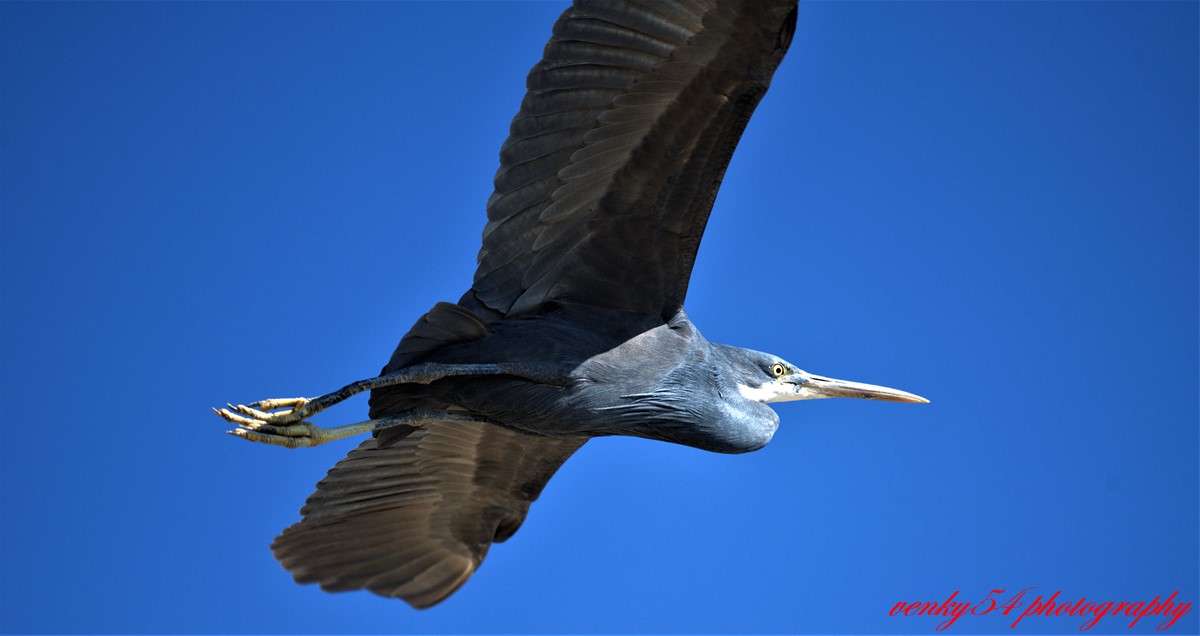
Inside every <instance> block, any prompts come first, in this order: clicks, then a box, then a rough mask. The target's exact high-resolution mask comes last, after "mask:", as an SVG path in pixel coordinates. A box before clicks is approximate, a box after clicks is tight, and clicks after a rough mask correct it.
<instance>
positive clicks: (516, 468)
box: [214, 0, 926, 608]
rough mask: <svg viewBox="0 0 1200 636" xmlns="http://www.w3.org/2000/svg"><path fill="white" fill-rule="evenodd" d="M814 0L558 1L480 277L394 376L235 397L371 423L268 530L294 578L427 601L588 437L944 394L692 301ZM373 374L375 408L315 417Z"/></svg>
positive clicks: (329, 432) (739, 443) (255, 426)
mask: <svg viewBox="0 0 1200 636" xmlns="http://www.w3.org/2000/svg"><path fill="white" fill-rule="evenodd" d="M796 9H797V7H796V0H769V1H768V0H744V1H742V0H633V1H629V2H616V1H614V0H576V2H575V4H574V6H572V7H571V8H569V9H567V10H566V12H564V13H563V14H562V16H561V17H560V18H559V19H558V21H557V22H556V23H555V25H554V30H553V35H552V36H551V38H550V41H549V43H548V44H547V45H546V48H545V52H544V56H543V58H542V60H541V61H540V62H538V63H537V64H536V65H535V66H534V67H533V70H532V71H531V72H530V73H529V77H528V80H527V87H528V91H527V93H526V95H525V98H524V100H523V101H522V102H521V108H520V111H519V112H518V113H517V115H516V117H515V118H514V119H513V121H512V125H511V128H510V132H509V137H508V139H507V141H505V142H504V145H503V146H502V147H501V149H500V168H499V170H498V171H497V173H496V177H495V192H494V194H492V196H491V198H490V199H489V200H488V202H487V225H486V226H485V227H484V230H483V248H482V249H481V250H480V252H479V259H478V269H477V270H476V272H475V279H474V282H473V283H472V284H471V288H470V289H469V290H467V292H466V293H465V294H464V295H463V296H462V298H460V299H459V301H458V302H457V303H445V302H443V303H438V304H437V305H435V306H434V307H433V308H432V309H430V310H429V312H428V313H426V314H425V315H423V316H421V317H420V319H418V320H417V322H416V324H414V325H413V327H412V328H411V329H410V330H409V331H408V333H407V334H405V335H404V337H403V338H402V339H401V340H400V344H399V345H398V346H397V347H396V350H395V352H394V353H393V354H392V357H391V359H390V360H389V361H388V363H387V365H386V366H385V367H384V368H383V371H382V372H381V374H380V375H379V376H377V377H374V378H370V379H366V380H361V381H358V382H354V383H352V384H349V385H347V386H345V387H344V388H342V389H340V390H338V391H334V392H333V393H329V394H326V395H322V396H320V397H316V398H311V399H310V398H285V399H268V400H261V401H258V402H253V403H251V404H249V405H245V406H243V405H238V406H229V407H228V408H225V409H220V410H217V413H218V414H219V415H220V416H221V417H223V418H225V419H226V420H228V421H229V422H232V423H234V424H236V425H237V428H235V429H234V430H232V431H230V433H232V434H233V435H236V436H238V437H241V438H242V439H246V440H250V441H253V442H262V443H267V444H275V445H279V446H286V447H289V448H296V447H306V446H315V445H318V444H323V443H325V442H329V441H332V440H335V439H341V438H344V437H348V436H352V435H358V434H363V433H370V437H369V438H368V439H367V440H366V441H364V442H362V443H361V444H360V445H359V446H358V448H356V449H355V450H353V451H351V452H350V454H349V455H347V456H346V457H345V459H343V460H341V461H340V462H338V463H337V465H335V466H334V467H333V468H332V469H331V470H330V471H329V474H328V475H327V476H326V477H325V478H324V479H322V480H321V481H320V483H318V484H317V489H316V492H314V493H313V494H312V496H310V497H309V498H308V501H307V503H305V505H304V507H303V508H302V509H301V511H300V513H301V516H302V518H301V520H300V521H299V522H298V523H296V524H295V525H293V526H291V527H289V528H287V529H286V530H284V531H283V533H282V534H280V535H279V536H278V537H277V538H276V539H275V541H274V543H272V544H271V549H272V551H273V552H274V554H275V556H276V558H278V559H279V561H280V562H281V563H282V564H283V566H284V567H285V568H287V569H288V570H289V571H291V572H292V574H293V575H294V576H295V579H296V581H298V582H300V583H319V584H320V585H321V587H322V588H323V589H325V590H329V591H343V590H357V589H367V590H370V591H371V592H374V593H376V594H380V595H382V596H388V597H397V598H401V599H404V600H405V601H407V602H408V603H409V604H411V605H412V606H414V607H417V608H425V607H429V606H431V605H434V604H436V603H438V602H440V601H442V600H443V599H445V598H446V597H447V596H449V595H450V594H452V593H453V592H454V591H455V590H456V589H458V588H459V587H460V586H461V585H462V584H463V583H465V582H466V580H467V579H468V578H469V577H470V576H471V574H472V573H473V572H474V571H475V569H476V568H477V567H479V564H480V563H481V562H482V561H483V558H484V556H485V555H486V554H487V551H488V548H489V547H490V546H491V545H492V543H494V542H500V541H504V540H505V539H508V538H509V537H510V536H512V534H513V533H514V532H516V531H517V529H518V528H519V527H520V526H521V523H522V522H523V521H524V520H525V515H526V513H527V512H528V510H529V505H530V504H531V503H532V502H533V501H534V500H535V499H537V497H538V495H539V494H540V493H541V491H542V489H543V487H545V485H546V482H547V481H548V480H549V479H550V477H551V476H552V475H553V474H554V472H555V471H556V470H558V468H559V467H560V466H561V465H562V464H563V462H565V461H566V460H567V459H568V458H569V457H570V456H571V454H572V453H574V452H575V451H577V450H579V448H580V447H581V446H583V444H584V443H585V442H586V441H587V440H588V439H590V438H592V437H598V436H605V435H630V436H635V437H643V438H648V439H654V440H662V441H667V442H674V443H676V444H685V445H687V446H693V447H696V448H700V449H704V450H709V451H715V452H721V453H743V452H748V451H753V450H757V449H759V448H762V447H763V446H764V445H765V444H767V442H769V441H770V440H771V437H772V435H774V434H775V429H776V427H777V426H778V424H779V417H778V416H777V415H776V414H775V412H774V411H773V410H772V409H771V408H770V407H768V406H767V404H769V403H772V402H782V401H788V400H805V399H815V398H831V397H852V398H865V399H872V400H889V401H894V402H926V400H925V399H923V398H921V397H918V396H916V395H913V394H911V393H905V392H904V391H898V390H896V389H889V388H886V387H880V386H874V385H870V384H862V383H857V382H848V381H843V380H835V379H832V378H827V377H822V376H819V375H815V374H812V373H808V372H806V371H802V370H801V369H799V368H797V367H796V366H795V365H793V364H791V363H790V362H787V361H786V360H784V359H783V358H780V357H778V356H775V355H771V354H767V353H761V352H758V351H751V350H748V349H741V348H738V347H732V346H727V345H723V344H717V343H714V342H709V341H708V340H706V339H705V338H704V336H702V335H701V334H700V331H699V330H698V329H697V328H696V326H695V325H693V324H692V322H691V321H690V320H688V316H687V314H686V313H685V311H684V308H683V303H684V297H685V295H686V293H687V288H688V282H689V279H690V277H691V272H692V264H693V262H694V259H695V257H696V250H697V248H698V247H699V245H700V239H701V236H702V235H703V233H704V226H705V224H706V223H707V221H708V216H709V212H710V210H711V209H712V206H713V201H714V200H715V198H716V195H717V190H718V188H719V187H720V185H721V179H722V177H723V175H724V173H725V168H726V166H727V165H728V164H729V160H730V158H731V157H732V155H733V150H734V148H735V147H736V146H737V142H738V139H739V138H740V137H741V134H742V131H743V129H744V128H745V126H746V123H747V121H749V119H750V115H751V114H752V113H753V111H754V108H755V106H757V104H758V102H759V100H760V99H762V97H763V95H764V94H765V93H766V91H767V86H768V85H769V83H770V81H771V76H772V74H773V73H774V71H775V69H776V67H778V65H779V63H780V61H781V60H782V59H783V56H784V53H785V52H786V51H787V48H788V45H789V43H790V42H791V39H792V34H793V32H794V30H795V24H796ZM363 391H370V392H371V396H370V413H369V419H367V420H365V421H362V422H358V423H354V424H347V425H344V426H337V427H332V428H321V427H318V426H315V425H313V424H312V423H310V422H308V421H306V419H305V418H308V417H310V416H312V415H313V414H315V413H318V412H320V411H322V410H324V409H326V408H329V407H330V406H333V405H335V404H337V403H338V402H341V401H342V400H345V399H346V398H348V397H350V396H352V395H355V394H357V393H361V392H363ZM214 410H216V409H214Z"/></svg>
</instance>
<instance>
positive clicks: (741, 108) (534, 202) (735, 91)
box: [459, 0, 795, 321]
mask: <svg viewBox="0 0 1200 636" xmlns="http://www.w3.org/2000/svg"><path fill="white" fill-rule="evenodd" d="M794 21H795V0H771V1H766V0H745V1H741V0H637V1H634V2H621V3H619V2H613V1H611V0H578V1H577V2H576V3H575V5H574V6H573V7H571V8H570V9H568V10H567V11H566V12H565V13H563V15H562V17H561V18H560V19H559V20H558V22H557V23H556V24H555V27H554V31H553V36H552V37H551V39H550V42H549V43H548V44H547V45H546V48H545V52H544V54H543V59H542V61H541V62H539V63H538V64H537V65H536V66H534V68H533V70H532V71H531V72H530V74H529V78H528V81H527V88H528V91H527V92H526V95H525V98H524V100H523V101H522V103H521V110H520V112H519V113H518V114H517V116H516V117H515V118H514V119H513V122H512V126H511V128H510V131H509V138H508V140H507V141H506V142H505V143H504V146H503V147H502V149H501V153H500V168H499V169H498V170H497V172H496V179H495V192H494V194H493V195H492V197H491V198H490V199H489V201H488V224H487V226H486V227H485V228H484V232H483V248H482V249H481V250H480V253H479V266H478V269H477V270H476V273H475V281H474V284H473V286H472V289H471V291H468V292H467V294H465V295H464V296H463V298H462V300H460V301H459V302H460V304H462V305H463V306H466V307H470V308H472V309H473V310H475V311H476V312H478V313H479V314H480V315H482V316H485V317H486V318H487V319H488V320H491V321H494V320H498V319H501V318H503V317H505V316H514V315H520V314H523V313H527V312H531V311H536V310H537V309H538V308H539V307H540V306H541V305H542V304H544V303H546V302H549V301H554V300H569V301H576V302H584V303H588V304H593V305H601V306H608V307H613V308H618V309H625V310H630V311H637V312H641V313H645V314H648V315H662V316H663V317H664V318H669V317H670V316H671V315H673V314H674V313H675V312H676V311H677V310H678V309H679V308H680V307H681V306H682V304H683V299H684V296H685V295H686V292H687V284H688V278H689V277H690V275H691V269H692V263H693V262H694V259H695V254H696V249H697V248H698V246H699V244H700V238H701V237H702V235H703V232H704V226H705V225H706V223H707V221H708V214H709V212H710V210H711V208H712V203H713V201H714V200H715V197H716V193H717V189H718V188H719V187H720V182H721V178H722V176H723V175H724V171H725V167H726V166H727V165H728V162H729V159H730V157H731V156H732V154H733V150H734V148H735V147H736V145H737V141H738V139H739V138H740V137H741V133H742V130H743V129H744V127H745V124H746V122H747V121H748V120H749V117H750V114H751V113H752V112H753V111H754V108H755V106H756V105H757V104H758V101H759V99H760V98H761V97H762V95H763V94H764V93H765V91H766V88H767V85H768V84H769V82H770V78H771V75H772V74H773V72H774V69H775V67H776V66H777V65H778V64H779V61H780V60H781V59H782V56H783V53H784V51H785V50H786V48H787V44H788V43H789V42H790V37H791V32H792V29H793V28H794Z"/></svg>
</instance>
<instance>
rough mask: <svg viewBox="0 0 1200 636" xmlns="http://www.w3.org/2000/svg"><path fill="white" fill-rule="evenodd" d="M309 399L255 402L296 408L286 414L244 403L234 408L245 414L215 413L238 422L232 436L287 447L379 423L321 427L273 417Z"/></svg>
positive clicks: (335, 437)
mask: <svg viewBox="0 0 1200 636" xmlns="http://www.w3.org/2000/svg"><path fill="white" fill-rule="evenodd" d="M305 402H306V400H305V399H304V398H288V399H283V400H262V401H259V402H255V403H254V406H258V407H260V408H265V409H275V408H281V407H289V406H290V407H292V408H291V409H290V410H289V411H286V412H283V413H267V412H264V411H260V410H258V409H256V408H252V407H247V406H241V405H238V406H236V407H235V406H231V407H230V409H234V410H236V411H238V413H244V414H245V415H239V414H238V413H234V412H233V411H231V410H230V409H213V412H214V413H216V414H217V415H220V416H221V417H222V418H224V419H225V421H227V422H230V423H232V424H237V428H235V429H233V430H231V431H227V432H228V433H229V434H230V435H234V436H236V437H240V438H242V439H244V440H248V441H251V442H260V443H263V444H272V445H275V446H284V447H286V448H308V447H310V446H319V445H321V444H324V443H326V442H332V441H334V440H338V439H342V438H344V437H350V436H352V435H358V434H360V433H366V432H367V431H370V430H372V429H373V428H374V425H375V424H374V422H371V421H367V422H359V423H357V424H347V425H345V426H335V427H332V428H321V427H320V426H317V425H316V424H313V423H312V422H296V423H285V424H276V423H273V422H274V421H275V420H274V419H273V418H272V416H274V415H284V416H286V417H290V414H291V413H293V412H294V411H295V409H296V408H299V407H301V406H303V404H304V403H305ZM281 419H283V418H281Z"/></svg>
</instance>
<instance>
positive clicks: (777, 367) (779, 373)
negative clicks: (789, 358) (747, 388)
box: [771, 362, 786, 378]
mask: <svg viewBox="0 0 1200 636" xmlns="http://www.w3.org/2000/svg"><path fill="white" fill-rule="evenodd" d="M784 371H786V369H784V368H783V365H782V364H779V363H778V362H776V363H775V364H772V365H771V375H773V376H775V377H777V378H782V377H783V372H784Z"/></svg>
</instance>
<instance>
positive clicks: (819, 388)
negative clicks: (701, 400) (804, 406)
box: [730, 347, 929, 404]
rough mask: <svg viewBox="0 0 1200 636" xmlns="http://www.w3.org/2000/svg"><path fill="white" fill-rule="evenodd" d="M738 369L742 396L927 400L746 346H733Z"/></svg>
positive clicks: (781, 399)
mask: <svg viewBox="0 0 1200 636" xmlns="http://www.w3.org/2000/svg"><path fill="white" fill-rule="evenodd" d="M730 349H732V351H733V352H736V354H735V355H732V356H731V357H732V358H733V359H732V360H731V362H733V363H734V364H735V365H736V367H737V369H738V373H737V374H736V375H735V377H734V378H733V379H734V381H735V382H736V383H737V389H738V392H739V393H741V394H742V397H744V398H746V399H748V400H754V401H755V402H763V403H770V402H790V401H793V400H817V399H821V398H833V397H848V398H859V399H864V400H884V401H887V402H914V403H918V404H925V403H928V402H929V400H926V399H925V398H923V397H921V396H919V395H913V394H912V393H908V392H905V391H900V390H898V389H891V388H888V387H885V386H876V385H874V384H863V383H861V382H850V381H848V380H835V379H833V378H827V377H824V376H820V375H814V374H812V373H808V372H807V371H803V370H801V369H799V368H797V367H796V366H795V365H793V364H791V363H789V362H787V361H786V360H783V359H782V358H780V357H778V356H773V355H771V354H769V353H762V352H759V351H751V350H748V349H733V348H732V347H730Z"/></svg>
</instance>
